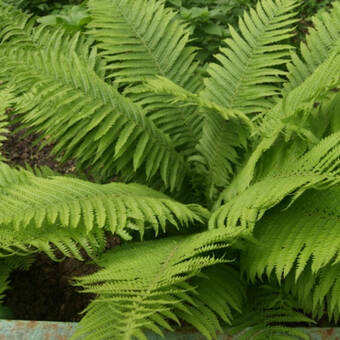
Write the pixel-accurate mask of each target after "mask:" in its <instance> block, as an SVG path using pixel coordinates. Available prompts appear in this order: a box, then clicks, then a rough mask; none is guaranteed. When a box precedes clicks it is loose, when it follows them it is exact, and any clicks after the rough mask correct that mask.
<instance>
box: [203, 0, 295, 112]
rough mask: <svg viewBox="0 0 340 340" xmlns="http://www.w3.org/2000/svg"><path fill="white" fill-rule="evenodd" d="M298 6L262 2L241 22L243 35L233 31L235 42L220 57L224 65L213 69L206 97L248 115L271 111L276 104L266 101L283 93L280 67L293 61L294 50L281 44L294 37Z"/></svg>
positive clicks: (291, 2) (229, 42) (292, 1)
mask: <svg viewBox="0 0 340 340" xmlns="http://www.w3.org/2000/svg"><path fill="white" fill-rule="evenodd" d="M297 5H298V2H297V1H296V0H288V1H286V0H285V1H282V0H277V1H273V0H262V1H259V2H258V4H257V6H256V9H252V10H250V11H249V12H248V13H245V14H244V16H243V17H242V18H240V19H239V29H240V31H241V35H240V34H239V33H237V32H236V30H235V29H233V28H232V27H230V33H231V36H232V38H230V39H227V40H225V43H226V44H227V45H228V47H227V48H221V52H220V54H218V55H217V56H216V59H217V60H218V61H219V63H220V64H215V63H212V64H210V65H209V67H208V70H207V71H208V73H209V75H210V77H209V78H208V79H206V81H205V90H204V91H203V94H202V95H203V96H204V97H206V98H207V99H209V100H210V101H212V102H215V103H218V104H219V105H221V106H224V107H227V108H233V109H238V110H241V111H243V112H244V113H245V114H250V113H258V112H262V111H264V110H267V109H269V108H270V107H271V105H272V104H273V103H272V102H271V101H270V100H264V98H266V97H273V96H276V95H277V94H278V93H279V86H278V84H280V83H281V82H283V79H282V78H281V76H282V75H284V74H285V73H284V72H283V71H281V70H280V69H279V68H278V67H277V66H279V65H282V64H285V63H287V62H288V61H289V60H290V58H289V57H290V50H291V46H289V45H286V44H277V43H278V42H281V41H284V40H286V39H287V38H289V37H290V36H291V35H292V32H293V27H292V24H293V23H295V22H296V19H294V17H295V15H296V12H294V11H293V10H294V9H295V8H296V6H297Z"/></svg>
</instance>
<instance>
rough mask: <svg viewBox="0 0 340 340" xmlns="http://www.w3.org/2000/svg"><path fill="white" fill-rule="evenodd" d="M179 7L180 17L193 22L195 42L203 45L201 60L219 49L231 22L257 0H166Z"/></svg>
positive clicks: (200, 45)
mask: <svg viewBox="0 0 340 340" xmlns="http://www.w3.org/2000/svg"><path fill="white" fill-rule="evenodd" d="M166 3H167V5H168V6H172V7H174V8H175V9H176V10H178V12H179V14H178V16H179V18H180V19H181V20H183V21H184V22H186V23H188V24H189V25H190V32H191V34H192V36H193V39H194V44H195V45H196V46H199V47H200V51H199V54H198V57H199V59H200V60H202V62H205V61H206V60H207V59H210V58H211V56H212V55H213V54H215V53H216V52H217V51H218V48H219V46H220V44H221V40H222V39H224V38H226V37H227V36H230V31H229V29H228V25H232V26H235V25H236V24H237V20H238V17H239V16H240V15H241V14H242V13H243V11H244V10H246V9H247V8H249V6H251V5H254V4H255V3H256V1H254V0H167V1H166Z"/></svg>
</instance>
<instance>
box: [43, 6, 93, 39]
mask: <svg viewBox="0 0 340 340" xmlns="http://www.w3.org/2000/svg"><path fill="white" fill-rule="evenodd" d="M89 20H90V16H89V14H88V12H87V10H86V9H85V8H84V7H82V6H71V5H68V6H63V7H62V8H61V9H60V10H54V11H52V12H51V13H50V14H49V15H45V16H43V17H40V18H39V19H38V20H37V21H38V22H40V23H42V24H45V25H52V26H62V27H63V28H65V29H66V30H67V31H71V32H76V31H81V30H84V29H85V25H86V24H87V23H88V22H89Z"/></svg>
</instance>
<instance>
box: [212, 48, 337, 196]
mask: <svg viewBox="0 0 340 340" xmlns="http://www.w3.org/2000/svg"><path fill="white" fill-rule="evenodd" d="M339 74H340V54H339V53H333V55H332V56H330V57H329V58H328V59H327V60H326V61H325V62H324V63H322V64H321V65H320V66H319V67H318V68H317V69H316V70H315V71H314V73H313V74H312V75H311V76H309V77H308V78H307V79H306V80H305V81H304V82H303V83H302V84H301V85H300V86H299V87H297V88H295V89H293V90H292V91H291V92H289V93H288V94H286V95H285V96H284V97H283V99H282V100H280V101H279V102H278V103H277V104H276V105H275V107H274V108H273V109H271V110H269V111H268V112H267V113H266V114H265V115H264V118H263V120H262V122H261V124H260V125H259V127H258V128H256V129H254V131H256V134H258V135H259V136H260V138H259V142H258V143H257V145H256V146H255V148H254V150H253V152H252V153H251V154H250V156H249V159H248V160H247V161H246V163H245V164H244V166H243V168H242V169H241V170H240V171H239V172H238V174H237V176H236V177H235V178H234V180H233V181H232V183H231V184H230V185H229V186H228V187H227V188H226V189H225V190H224V191H223V192H222V193H221V195H220V202H221V201H222V200H224V201H225V202H227V201H229V200H231V199H232V198H233V197H235V196H236V195H237V194H239V193H242V192H243V191H244V190H246V189H247V187H249V185H250V184H251V183H252V182H254V180H256V173H257V168H258V165H259V163H261V159H262V158H263V155H264V154H265V153H266V152H268V150H274V149H275V148H276V147H278V148H281V145H280V143H287V142H289V141H290V140H291V139H293V137H296V136H298V137H299V138H300V139H301V140H305V141H306V142H307V143H306V144H312V145H315V144H316V143H317V142H318V137H317V136H318V130H319V126H316V124H315V120H316V118H315V117H317V115H318V114H319V110H318V108H317V106H318V105H319V104H320V103H322V102H325V103H328V102H329V101H330V98H332V97H334V93H333V92H332V89H333V88H334V87H337V86H339V85H340V78H339ZM313 124H314V127H315V126H316V127H317V128H316V129H315V131H313V130H312V129H313ZM323 125H324V123H323V124H322V126H323ZM280 137H283V138H284V141H282V140H281V138H280ZM272 155H275V152H273V153H272ZM274 158H275V157H274ZM220 202H219V203H220Z"/></svg>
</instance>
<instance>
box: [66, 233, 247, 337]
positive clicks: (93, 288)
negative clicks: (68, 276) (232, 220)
mask: <svg viewBox="0 0 340 340" xmlns="http://www.w3.org/2000/svg"><path fill="white" fill-rule="evenodd" d="M239 236H240V234H237V233H227V232H222V231H219V230H214V231H209V232H204V233H200V234H196V235H191V236H184V237H177V238H167V239H162V240H157V241H151V242H149V241H148V242H144V243H138V244H130V245H127V246H123V247H120V249H119V251H118V250H115V249H113V250H111V251H110V252H108V253H106V254H104V256H103V257H102V259H100V260H99V262H98V264H99V265H100V266H101V267H103V268H104V269H102V270H100V271H99V272H97V273H95V274H93V275H90V276H86V277H80V278H77V279H76V284H77V285H79V286H81V287H83V288H84V292H92V293H94V294H97V296H98V297H97V298H96V299H95V300H94V301H93V302H92V303H91V304H90V306H89V307H88V308H87V310H86V311H87V314H86V316H85V317H84V318H83V319H82V321H81V322H80V329H79V330H78V331H77V332H76V333H75V335H74V337H73V338H74V339H78V338H81V336H84V339H93V338H96V339H98V340H100V339H108V338H110V339H132V338H134V337H136V338H138V339H146V337H145V335H144V330H145V329H149V330H151V331H153V332H155V333H158V334H162V328H165V329H168V330H171V329H172V327H171V325H170V323H169V320H172V321H175V322H178V316H179V317H182V316H183V317H184V319H186V320H187V321H189V322H190V323H193V324H194V326H197V327H198V328H199V330H200V331H201V332H203V334H205V335H206V336H207V337H208V339H211V338H214V337H215V336H216V331H217V330H218V329H219V322H218V318H217V315H220V316H222V315H224V317H227V319H228V320H230V316H228V314H225V313H227V310H228V308H233V307H234V306H236V308H237V309H239V308H240V307H241V306H240V305H239V302H240V301H242V294H244V292H243V290H242V283H241V282H240V283H239V284H238V286H239V287H238V288H239V291H238V293H236V290H235V281H237V280H239V279H237V276H238V275H237V274H235V272H234V271H232V270H230V269H229V270H226V271H225V272H224V266H222V267H219V268H214V270H218V273H219V274H218V275H217V276H215V277H213V278H212V282H211V284H212V287H215V288H217V287H218V291H215V292H211V290H210V292H207V294H208V295H205V294H204V292H206V288H207V287H206V285H204V286H201V288H200V282H199V281H197V280H206V281H207V282H206V284H207V285H208V284H209V283H208V281H209V279H208V278H207V279H204V278H202V279H198V278H197V279H196V278H193V277H195V276H197V275H198V274H199V273H200V271H201V270H202V269H203V268H204V267H208V266H212V265H215V264H218V263H221V262H226V261H227V260H226V259H222V258H218V257H215V256H214V254H213V253H212V251H213V250H217V249H223V248H227V247H229V246H230V245H231V244H232V243H233V242H235V241H236V240H237V238H238V237H239ZM208 273H209V272H208ZM208 273H206V274H207V275H208ZM229 275H231V276H232V278H231V280H232V281H231V282H233V283H232V284H231V287H233V288H232V289H231V290H230V291H229V292H228V288H229V284H228V279H229ZM235 275H236V277H235ZM191 280H193V281H191ZM221 280H222V281H221ZM224 284H225V286H224ZM196 285H197V286H198V287H197V291H196V287H195V286H196ZM198 292H200V293H201V294H200V295H199V294H197V293H198ZM214 293H215V294H214ZM232 293H236V294H237V295H236V296H233V297H231V294H232ZM209 296H210V297H211V300H210V301H207V299H208V298H209ZM222 296H223V297H224V299H223V300H220V301H216V299H220V298H221V297H222ZM225 305H228V306H227V307H225ZM196 318H197V319H196Z"/></svg>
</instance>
